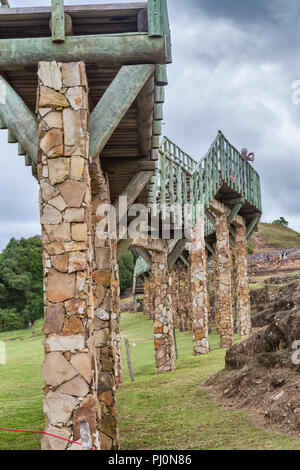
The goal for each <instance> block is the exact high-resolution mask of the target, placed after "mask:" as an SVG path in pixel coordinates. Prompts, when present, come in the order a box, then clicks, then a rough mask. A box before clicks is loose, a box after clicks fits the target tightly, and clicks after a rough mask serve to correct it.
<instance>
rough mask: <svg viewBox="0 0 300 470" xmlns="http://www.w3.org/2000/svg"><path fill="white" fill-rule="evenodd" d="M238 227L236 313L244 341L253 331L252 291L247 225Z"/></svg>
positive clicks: (236, 241) (239, 330) (236, 239)
mask: <svg viewBox="0 0 300 470" xmlns="http://www.w3.org/2000/svg"><path fill="white" fill-rule="evenodd" d="M242 220H243V224H242V225H236V237H235V245H236V247H235V252H236V311H237V325H238V332H239V334H240V336H241V338H242V339H246V338H249V336H250V335H251V330H252V322H251V306H250V291H249V278H248V249H247V237H246V223H245V221H244V219H242Z"/></svg>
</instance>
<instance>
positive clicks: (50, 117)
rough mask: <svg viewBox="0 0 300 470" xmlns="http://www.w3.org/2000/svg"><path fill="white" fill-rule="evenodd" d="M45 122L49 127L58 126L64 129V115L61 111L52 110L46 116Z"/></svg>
mask: <svg viewBox="0 0 300 470" xmlns="http://www.w3.org/2000/svg"><path fill="white" fill-rule="evenodd" d="M43 122H44V123H45V124H46V125H47V127H48V128H50V129H52V128H57V129H62V116H61V113H58V112H56V111H52V112H50V113H48V114H47V115H46V116H45V117H44V118H43Z"/></svg>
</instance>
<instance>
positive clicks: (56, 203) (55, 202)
mask: <svg viewBox="0 0 300 470" xmlns="http://www.w3.org/2000/svg"><path fill="white" fill-rule="evenodd" d="M48 203H49V204H50V205H51V206H53V207H55V208H56V209H58V210H59V211H61V212H63V211H64V210H65V209H66V208H67V204H66V203H65V201H64V199H63V197H62V196H61V195H58V196H56V197H55V198H53V199H50V200H49V201H48Z"/></svg>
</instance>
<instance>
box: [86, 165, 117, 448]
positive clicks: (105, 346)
mask: <svg viewBox="0 0 300 470" xmlns="http://www.w3.org/2000/svg"><path fill="white" fill-rule="evenodd" d="M91 175H92V178H93V181H94V182H96V183H95V184H94V187H93V234H94V245H95V266H94V271H93V279H94V302H95V322H94V328H95V347H96V359H97V367H98V381H97V393H98V399H99V402H100V406H101V421H100V425H99V431H100V438H101V448H102V449H103V450H116V449H118V448H119V432H118V425H117V412H116V377H115V367H116V366H115V364H116V351H115V348H114V344H113V343H114V336H113V328H114V325H113V323H114V320H113V316H114V313H115V312H114V307H115V306H114V305H113V298H114V294H113V290H115V288H114V287H113V285H114V284H113V282H114V281H115V254H114V252H113V247H114V245H113V244H114V240H111V236H110V235H109V232H110V224H109V222H107V219H108V214H109V211H110V192H109V185H108V181H107V178H106V176H105V175H104V173H103V171H102V169H101V166H100V161H99V159H98V160H97V161H95V162H94V163H93V167H92V169H91ZM104 220H105V221H106V224H104V223H103V221H104Z"/></svg>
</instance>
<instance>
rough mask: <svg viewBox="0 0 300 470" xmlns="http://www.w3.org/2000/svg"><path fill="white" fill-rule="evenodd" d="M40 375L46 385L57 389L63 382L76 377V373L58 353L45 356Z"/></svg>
mask: <svg viewBox="0 0 300 470" xmlns="http://www.w3.org/2000/svg"><path fill="white" fill-rule="evenodd" d="M42 374H43V377H44V380H45V383H46V385H51V386H52V387H58V385H61V384H62V383H63V382H66V381H67V380H70V379H72V378H73V377H75V376H76V375H77V371H76V370H75V369H74V368H73V367H72V366H71V364H70V363H69V362H68V361H67V360H66V359H65V358H64V356H63V354H62V353H60V352H51V353H49V354H46V357H45V361H44V364H43V367H42Z"/></svg>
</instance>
